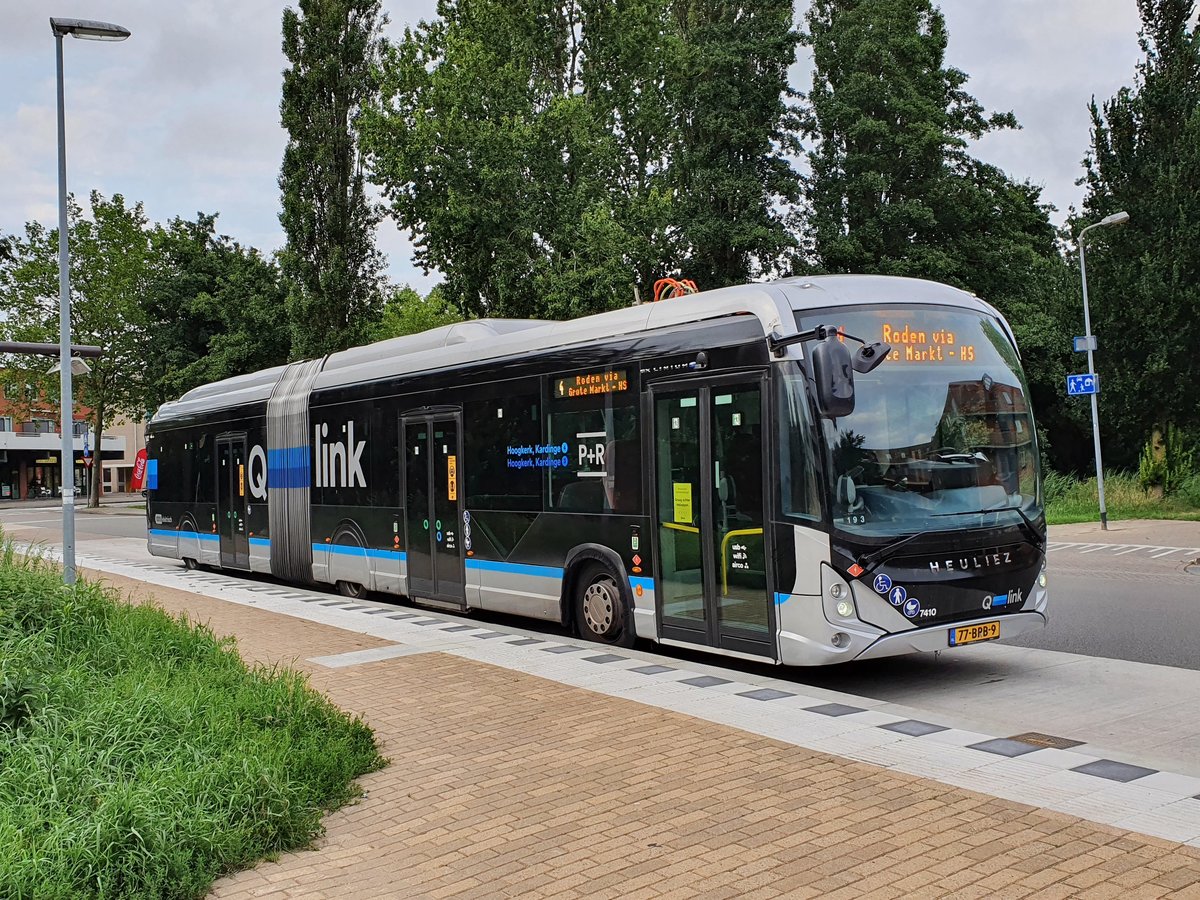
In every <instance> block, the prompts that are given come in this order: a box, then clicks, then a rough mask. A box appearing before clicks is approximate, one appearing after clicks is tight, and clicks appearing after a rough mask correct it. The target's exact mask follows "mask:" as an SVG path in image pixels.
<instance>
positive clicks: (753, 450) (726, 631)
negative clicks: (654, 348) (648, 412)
mask: <svg viewBox="0 0 1200 900" xmlns="http://www.w3.org/2000/svg"><path fill="white" fill-rule="evenodd" d="M766 384H767V383H766V380H765V378H764V377H762V376H756V377H752V378H750V379H747V378H746V377H744V376H743V377H741V378H733V379H730V378H723V379H713V380H706V381H704V382H689V383H688V384H687V385H686V386H683V385H679V384H675V385H670V384H668V385H661V386H655V387H654V388H652V392H651V403H652V406H653V427H654V447H655V451H654V476H653V478H654V494H655V527H656V532H657V534H656V538H657V540H656V541H655V546H656V557H657V558H656V560H655V562H656V567H657V568H656V578H657V580H656V584H655V592H654V596H655V598H656V602H657V604H658V616H659V627H660V632H661V635H662V637H664V638H668V639H674V640H679V641H686V642H688V643H693V644H699V645H703V646H709V647H718V648H721V649H725V650H733V651H738V652H742V653H750V654H753V655H756V656H767V657H772V658H774V657H775V654H776V651H775V640H774V636H773V635H774V606H773V604H772V603H771V594H770V592H769V587H768V579H767V560H768V558H769V556H768V553H767V544H766V535H765V533H764V532H765V530H766V529H765V527H764V523H765V522H766V515H765V507H764V502H765V497H766V493H765V491H764V485H765V483H766V481H767V476H766V471H767V450H766V443H765V441H766V437H767V435H769V433H770V432H769V430H768V429H766V428H764V424H765V422H766V405H765V400H766Z"/></svg>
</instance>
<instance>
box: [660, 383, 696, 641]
mask: <svg viewBox="0 0 1200 900" xmlns="http://www.w3.org/2000/svg"><path fill="white" fill-rule="evenodd" d="M654 416H655V433H656V435H657V438H658V448H657V451H656V453H657V460H656V463H657V465H656V467H655V471H656V473H657V475H656V478H657V485H656V490H657V492H658V503H657V508H658V546H659V556H660V563H661V574H662V580H661V582H660V584H659V589H660V591H661V594H662V604H663V606H662V609H663V616H664V617H665V618H670V619H675V620H683V621H682V622H678V623H677V624H684V625H690V626H692V627H696V628H704V627H705V623H706V621H707V618H706V615H705V604H704V569H703V553H702V545H701V541H700V528H701V496H700V491H701V487H702V479H701V470H700V404H699V394H698V393H696V392H691V393H688V394H670V395H665V396H663V395H660V396H657V397H656V398H655V401H654Z"/></svg>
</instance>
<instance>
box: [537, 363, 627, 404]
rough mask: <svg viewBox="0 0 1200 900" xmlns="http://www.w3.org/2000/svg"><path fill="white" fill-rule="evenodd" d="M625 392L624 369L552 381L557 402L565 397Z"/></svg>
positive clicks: (582, 374) (568, 376)
mask: <svg viewBox="0 0 1200 900" xmlns="http://www.w3.org/2000/svg"><path fill="white" fill-rule="evenodd" d="M627 390H629V379H628V378H627V377H626V375H625V369H608V370H606V371H603V372H581V373H579V374H577V375H566V376H560V377H558V378H556V379H554V396H555V398H556V399H558V400H562V399H564V398H567V397H596V396H600V395H602V394H614V393H617V392H618V391H627Z"/></svg>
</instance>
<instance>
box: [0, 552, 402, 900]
mask: <svg viewBox="0 0 1200 900" xmlns="http://www.w3.org/2000/svg"><path fill="white" fill-rule="evenodd" d="M0 658H2V663H0V896H2V897H5V898H8V897H13V898H22V897H63V898H77V897H83V898H101V897H103V898H109V897H111V898H126V897H146V898H149V897H180V898H183V897H200V896H202V895H203V894H204V893H206V892H207V890H208V888H209V886H210V885H211V884H212V881H213V879H215V878H216V877H218V876H219V875H221V874H223V873H226V872H230V871H233V870H235V869H237V868H240V867H244V866H247V865H251V864H253V863H254V862H256V861H257V860H259V859H261V858H263V857H264V856H268V855H271V854H275V853H278V852H280V851H283V850H287V849H292V848H297V847H301V846H304V845H306V844H308V843H309V842H310V841H311V840H312V839H313V838H314V837H315V836H316V835H317V834H319V832H320V828H321V825H320V820H321V817H322V815H323V814H324V812H325V811H327V810H329V809H332V808H335V807H337V806H340V805H342V804H343V803H345V802H347V801H348V800H350V799H352V798H353V797H354V796H355V795H356V792H357V786H356V785H355V784H354V779H355V778H357V777H358V776H359V775H361V774H363V773H364V772H368V771H372V770H373V769H376V768H378V767H379V766H380V765H382V763H383V761H382V760H381V759H380V757H379V755H378V752H377V750H376V747H375V741H374V736H373V734H372V733H371V731H370V729H369V728H368V727H367V726H366V725H365V724H364V723H363V722H362V721H360V720H358V719H352V718H350V717H348V716H347V715H345V714H344V713H342V712H341V711H339V710H338V709H337V708H335V707H334V706H333V705H332V704H331V703H330V702H329V701H328V700H326V699H325V698H324V697H322V696H321V695H319V694H317V693H316V692H315V691H313V690H312V689H311V688H310V687H309V686H308V685H307V682H306V680H305V678H304V676H303V675H301V674H298V673H296V672H294V671H290V670H286V669H275V668H263V667H253V668H248V667H247V666H246V665H245V663H243V662H242V660H241V659H240V658H239V657H238V655H237V653H236V652H235V650H234V647H233V644H232V643H231V642H230V641H229V640H222V639H218V638H216V637H214V635H213V634H212V633H211V632H210V631H209V630H208V629H206V628H204V627H199V626H195V625H191V624H189V623H188V622H187V621H185V620H183V619H174V618H172V617H170V616H168V615H167V614H166V613H164V612H162V611H161V610H157V609H154V608H150V607H140V606H131V605H128V604H126V603H124V602H122V601H121V600H120V598H119V597H117V596H116V594H115V593H113V592H112V591H109V590H106V589H104V588H101V587H100V586H98V585H95V584H89V583H85V582H81V583H80V584H78V585H76V586H75V588H74V589H72V590H69V591H68V590H66V589H64V588H63V586H62V584H61V574H60V573H59V572H58V571H57V570H56V569H53V568H51V567H49V566H47V565H46V564H44V563H41V562H38V561H37V560H36V559H35V560H30V559H27V558H19V557H17V556H14V555H13V554H5V553H3V552H0Z"/></svg>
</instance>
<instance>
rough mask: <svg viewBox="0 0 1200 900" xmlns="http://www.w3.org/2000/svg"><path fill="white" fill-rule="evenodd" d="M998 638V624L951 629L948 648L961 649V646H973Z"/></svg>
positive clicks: (988, 623)
mask: <svg viewBox="0 0 1200 900" xmlns="http://www.w3.org/2000/svg"><path fill="white" fill-rule="evenodd" d="M998 637H1000V623H999V622H980V623H979V624H978V625H964V626H963V627H962V628H951V629H950V646H951V647H961V646H962V645H963V644H975V643H978V642H979V641H994V640H996V638H998Z"/></svg>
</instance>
